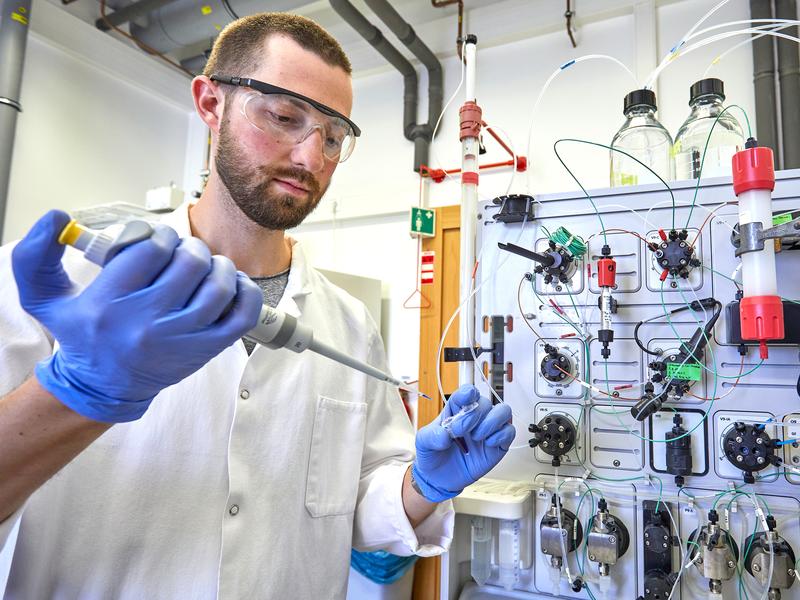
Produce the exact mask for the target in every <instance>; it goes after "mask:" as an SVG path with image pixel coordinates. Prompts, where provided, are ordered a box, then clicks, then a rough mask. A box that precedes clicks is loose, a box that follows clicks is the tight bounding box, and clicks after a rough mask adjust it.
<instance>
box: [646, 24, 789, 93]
mask: <svg viewBox="0 0 800 600" xmlns="http://www.w3.org/2000/svg"><path fill="white" fill-rule="evenodd" d="M761 32H762V30H760V29H757V28H748V29H741V30H738V31H728V32H725V33H719V34H717V35H713V36H711V37H708V38H705V39H703V40H700V41H699V42H695V43H694V44H691V45H689V46H688V47H686V48H684V49H681V50H676V51H675V52H673V53H671V54H670V55H669V56H668V59H667V60H666V61H662V63H661V64H660V65H659V66H658V67H656V69H655V71H654V72H653V73H652V74H651V76H650V79H649V80H648V82H647V83H646V84H645V86H644V87H645V88H648V89H649V88H652V87H653V85H654V84H655V81H656V79H657V78H658V76H659V75H661V72H662V71H663V70H664V69H665V68H666V67H667V66H668V65H669V64H670V63H672V61H673V60H674V59H676V58H678V57H679V56H685V55H686V54H689V53H691V52H694V51H695V50H698V49H700V48H702V47H703V46H707V45H708V44H713V43H714V42H718V41H720V40H725V39H728V38H729V37H733V36H736V35H751V34H754V33H761ZM763 33H764V35H771V36H773V37H780V38H784V39H787V40H790V41H793V42H798V43H800V39H798V38H796V37H794V36H791V35H787V34H785V33H779V32H777V31H765V32H763ZM751 41H752V40H751Z"/></svg>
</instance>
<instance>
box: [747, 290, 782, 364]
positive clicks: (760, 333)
mask: <svg viewBox="0 0 800 600" xmlns="http://www.w3.org/2000/svg"><path fill="white" fill-rule="evenodd" d="M739 320H740V322H741V325H742V339H743V340H748V341H757V342H759V346H760V348H761V358H767V356H768V354H767V342H768V341H770V340H782V339H783V338H784V331H783V303H782V302H781V299H780V296H750V297H748V298H742V300H741V302H740V303H739Z"/></svg>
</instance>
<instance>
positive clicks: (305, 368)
mask: <svg viewBox="0 0 800 600" xmlns="http://www.w3.org/2000/svg"><path fill="white" fill-rule="evenodd" d="M165 222H166V223H168V224H169V225H171V226H172V227H174V228H175V229H176V230H177V232H178V234H179V235H180V236H182V237H185V236H188V235H190V233H189V232H190V229H189V221H188V212H187V205H184V206H182V207H181V208H179V209H178V210H177V211H176V212H175V213H173V214H172V215H170V216H169V217H167V218H166V219H165ZM10 249H11V248H10V246H5V247H2V248H0V395H1V394H5V393H7V392H8V391H10V390H11V389H13V388H14V387H16V386H17V385H19V384H20V383H22V381H24V380H25V379H26V378H27V377H28V376H30V374H31V373H32V371H33V367H34V365H35V363H36V362H37V361H38V360H40V359H42V358H44V357H46V356H48V355H49V354H50V353H51V352H52V338H50V336H49V334H48V333H47V332H46V331H45V330H43V329H42V328H41V326H40V325H39V324H38V323H37V322H36V321H34V320H33V319H31V318H30V317H29V316H28V315H27V314H26V313H24V312H23V311H22V309H21V308H20V306H19V303H18V298H17V292H16V288H15V284H14V280H13V277H12V275H11V268H10ZM64 262H65V266H66V268H67V270H68V272H70V274H71V276H72V278H73V279H74V280H75V281H76V282H80V283H81V284H84V285H85V284H86V283H88V282H89V281H91V279H92V278H93V277H94V276H96V273H97V268H96V267H94V266H93V265H91V264H90V263H88V261H86V260H85V259H84V258H83V257H82V256H81V255H80V254H79V253H78V252H76V251H74V250H72V249H68V250H67V255H66V256H65V259H64ZM279 308H280V309H281V310H284V311H286V312H288V313H290V314H293V315H295V316H297V317H298V318H299V319H300V320H301V321H302V322H304V323H306V324H308V325H310V326H311V327H312V329H313V330H314V333H315V335H316V336H317V337H318V339H320V340H324V341H327V342H329V343H332V344H336V345H337V346H339V347H340V348H342V349H343V350H344V351H345V352H347V353H348V354H352V355H354V356H356V357H358V358H359V359H361V360H365V361H367V362H369V363H370V364H373V365H375V366H377V367H378V368H380V369H384V370H385V369H387V366H386V360H385V356H384V351H383V346H382V344H381V340H380V337H379V334H378V332H377V330H376V327H375V324H374V322H373V321H372V320H371V319H370V317H369V315H368V313H367V311H366V309H365V308H364V306H363V305H362V304H361V303H360V302H358V301H357V300H355V299H353V298H352V297H350V296H349V295H348V294H346V293H345V292H343V291H342V290H340V289H339V288H337V287H335V286H334V285H332V284H331V283H330V282H328V281H327V280H326V279H325V278H324V277H323V276H322V275H320V274H319V273H317V272H316V271H315V270H313V269H312V268H311V267H309V266H308V265H307V264H306V260H305V257H304V255H303V251H302V249H301V247H300V245H299V244H297V243H294V245H293V251H292V266H291V272H290V276H289V282H288V285H287V288H286V292H285V293H284V296H283V298H282V300H281V302H280V304H279ZM108 351H112V348H109V349H108ZM413 439H414V438H413V430H412V427H411V426H410V424H409V422H408V418H407V416H406V414H405V412H404V411H403V406H402V404H401V402H400V400H399V398H398V395H397V392H396V390H394V389H392V388H391V387H390V386H388V385H386V384H383V383H381V382H378V381H376V380H373V379H371V378H368V377H366V376H365V375H363V374H361V373H358V372H356V371H353V370H350V369H347V368H344V367H342V366H340V365H338V364H336V363H334V362H332V361H330V360H328V359H326V358H324V357H321V356H318V355H316V354H313V353H311V352H305V353H303V354H295V353H293V352H290V351H288V350H283V349H281V350H270V349H267V348H264V347H260V346H258V347H256V350H255V351H254V352H253V354H252V356H250V357H248V355H247V353H246V351H245V349H244V346H243V344H242V342H241V341H238V342H236V343H235V344H234V345H233V346H231V347H229V348H227V349H226V350H225V351H223V352H222V353H221V354H220V355H218V356H217V357H216V358H214V359H213V360H212V361H210V362H209V363H208V364H207V365H206V366H205V367H203V368H202V369H200V370H199V371H198V372H196V373H195V374H193V375H191V376H190V377H188V378H186V379H185V380H183V381H181V382H180V383H178V384H177V385H174V386H172V387H170V388H167V389H166V390H164V391H162V392H161V393H160V394H159V395H158V396H157V397H156V399H155V400H154V401H153V404H152V405H151V407H150V409H149V410H148V412H147V413H146V414H145V415H144V417H143V418H142V419H140V420H139V421H136V422H133V423H125V424H119V425H115V426H114V427H112V428H111V429H110V430H109V431H108V432H107V433H105V434H104V435H103V436H101V437H100V438H99V439H98V440H97V441H96V442H95V443H93V444H92V445H91V446H89V448H87V449H86V450H85V451H84V452H83V453H82V454H80V455H79V456H78V457H77V458H76V459H75V460H73V461H72V462H71V463H70V464H68V465H67V466H66V467H64V468H63V469H62V470H61V471H60V472H59V473H58V474H56V475H55V476H54V477H53V478H52V479H51V480H50V481H48V482H47V483H46V484H45V485H44V486H42V487H41V488H40V489H39V490H38V491H37V492H35V493H34V494H33V495H32V497H31V498H30V499H29V500H28V502H27V503H26V504H25V506H24V507H23V508H22V509H21V510H20V511H18V512H17V513H16V514H15V515H13V516H12V517H10V518H9V519H6V521H5V522H3V523H0V547H2V545H3V544H4V543H6V539H7V538H8V536H9V533H10V531H11V530H12V527H13V526H14V524H15V523H16V522H17V521H19V520H20V519H21V522H20V529H19V537H18V539H17V541H16V546H15V548H14V549H13V560H12V562H11V571H10V576H9V580H8V584H7V588H6V591H5V598H7V599H8V598H11V599H24V600H39V599H45V598H59V599H62V598H63V599H73V598H86V599H92V600H93V599H101V598H102V599H110V598H115V599H117V598H125V599H127V598H129V599H132V600H133V599H135V600H141V599H142V598H147V599H155V598H169V599H177V598H181V599H183V598H202V599H206V598H216V597H219V598H226V599H227V598H247V599H250V598H275V599H281V600H287V599H309V600H317V599H322V598H344V596H345V592H346V586H347V575H348V566H349V562H350V548H351V545H352V546H354V547H356V548H358V549H361V550H374V549H385V550H388V551H389V552H393V553H395V554H400V555H410V554H413V553H416V554H419V555H422V556H430V555H436V554H439V553H441V552H443V551H446V550H447V548H448V547H449V545H450V542H451V538H452V528H453V510H452V504H451V503H450V502H445V503H442V504H440V505H439V506H438V507H437V509H436V511H435V512H434V513H433V514H432V515H431V516H430V517H428V518H427V519H426V520H425V521H424V522H423V523H422V524H420V525H419V526H418V527H417V528H416V529H412V527H411V525H410V523H409V522H408V519H407V517H406V515H405V512H404V509H403V504H402V499H401V488H402V479H403V475H404V473H405V471H406V468H407V467H408V464H409V462H410V461H411V460H412V459H413V448H414V445H413ZM6 551H10V550H9V549H6ZM0 591H2V590H0Z"/></svg>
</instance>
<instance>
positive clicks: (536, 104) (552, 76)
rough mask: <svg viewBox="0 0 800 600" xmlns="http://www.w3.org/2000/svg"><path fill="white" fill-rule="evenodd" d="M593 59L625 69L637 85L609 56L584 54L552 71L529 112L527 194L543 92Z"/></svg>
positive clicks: (634, 78) (632, 75)
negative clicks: (574, 69)
mask: <svg viewBox="0 0 800 600" xmlns="http://www.w3.org/2000/svg"><path fill="white" fill-rule="evenodd" d="M594 59H600V60H610V61H611V62H613V63H615V64H617V65H619V66H620V67H622V68H623V69H625V71H626V72H627V73H628V75H630V76H631V79H632V80H633V83H634V85H637V81H636V76H635V75H634V74H633V72H632V71H631V70H630V69H629V68H628V67H627V66H626V65H625V63H623V62H622V61H620V60H618V59H616V58H614V57H613V56H609V55H607V54H586V55H584V56H579V57H578V58H574V59H572V60H569V61H567V62H565V63H564V64H563V65H561V66H560V67H558V68H557V69H556V70H555V71H553V72H552V73H551V74H550V77H548V78H547V81H545V82H544V85H543V86H542V89H541V90H540V91H539V95H538V96H537V97H536V102H534V103H533V110H531V119H530V125H529V126H528V146H527V155H526V156H527V158H528V171H527V174H528V176H527V178H526V182H527V186H526V189H527V191H528V192H530V180H531V174H532V172H533V168H532V165H533V158H532V155H531V150H532V149H533V123H534V117H535V116H536V111H537V109H538V108H539V104H541V103H542V98H544V95H545V92H547V88H549V87H550V84H551V83H553V80H554V79H555V78H556V77H558V76H559V75H560V74H561V73H563V72H564V71H566V70H567V69H569V68H570V67H572V66H574V65H576V64H578V63H581V62H584V61H586V60H594Z"/></svg>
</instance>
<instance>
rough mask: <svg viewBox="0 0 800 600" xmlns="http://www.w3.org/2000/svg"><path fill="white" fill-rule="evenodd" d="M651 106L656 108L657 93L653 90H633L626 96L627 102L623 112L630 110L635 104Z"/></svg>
mask: <svg viewBox="0 0 800 600" xmlns="http://www.w3.org/2000/svg"><path fill="white" fill-rule="evenodd" d="M642 105H644V106H649V107H651V108H652V109H653V110H656V93H655V92H654V91H653V90H646V89H641V90H633V91H632V92H630V93H628V94H627V95H626V96H625V103H624V105H623V109H622V112H623V113H626V112H628V109H630V108H632V107H634V106H642Z"/></svg>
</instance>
